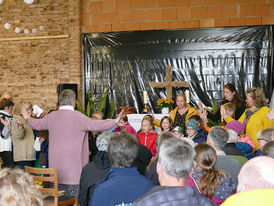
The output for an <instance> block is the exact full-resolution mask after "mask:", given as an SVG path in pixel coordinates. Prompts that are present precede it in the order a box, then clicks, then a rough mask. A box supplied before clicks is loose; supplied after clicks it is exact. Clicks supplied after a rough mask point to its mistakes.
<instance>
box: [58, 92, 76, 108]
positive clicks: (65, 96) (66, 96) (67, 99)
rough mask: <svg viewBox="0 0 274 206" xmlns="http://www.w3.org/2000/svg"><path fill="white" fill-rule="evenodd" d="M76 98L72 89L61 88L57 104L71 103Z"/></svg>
mask: <svg viewBox="0 0 274 206" xmlns="http://www.w3.org/2000/svg"><path fill="white" fill-rule="evenodd" d="M75 100H76V96H75V93H74V91H72V90H70V89H65V90H63V91H62V92H61V93H60V95H59V97H58V104H59V106H64V105H71V102H72V101H75Z"/></svg>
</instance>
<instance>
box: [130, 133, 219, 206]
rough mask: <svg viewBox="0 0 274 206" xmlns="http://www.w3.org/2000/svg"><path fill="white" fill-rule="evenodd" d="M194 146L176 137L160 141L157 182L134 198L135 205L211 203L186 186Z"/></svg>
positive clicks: (203, 204) (202, 205) (198, 205)
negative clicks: (144, 193) (135, 199)
mask: <svg viewBox="0 0 274 206" xmlns="http://www.w3.org/2000/svg"><path fill="white" fill-rule="evenodd" d="M194 156H195V151H194V149H193V148H192V147H191V146H190V145H189V144H188V143H186V142H185V141H182V140H180V139H178V138H175V137H173V138H170V139H167V140H164V141H163V143H162V144H161V145H160V150H159V159H158V163H157V173H158V176H159V181H160V185H161V186H155V187H154V188H152V189H151V190H150V191H149V192H148V193H147V194H146V195H145V196H143V197H142V198H140V199H139V200H138V201H136V202H135V203H134V204H133V205H135V206H150V205H157V206H161V205H182V206H184V205H185V206H210V205H214V203H213V202H211V201H210V200H209V199H207V198H206V197H205V196H204V195H201V194H200V193H199V192H198V191H197V190H196V189H195V188H194V187H191V186H186V184H187V178H188V177H189V176H190V175H191V173H192V171H193V169H192V166H193V160H194Z"/></svg>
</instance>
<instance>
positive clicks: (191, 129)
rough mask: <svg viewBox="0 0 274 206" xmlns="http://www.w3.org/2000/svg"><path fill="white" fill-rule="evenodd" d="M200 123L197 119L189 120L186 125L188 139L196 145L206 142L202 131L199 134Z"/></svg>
mask: <svg viewBox="0 0 274 206" xmlns="http://www.w3.org/2000/svg"><path fill="white" fill-rule="evenodd" d="M198 125H199V122H198V121H196V120H195V119H191V120H189V122H188V123H187V125H186V133H187V135H188V138H190V139H192V140H193V141H194V142H195V143H196V144H199V143H202V142H206V137H205V136H204V135H203V133H202V131H199V132H198Z"/></svg>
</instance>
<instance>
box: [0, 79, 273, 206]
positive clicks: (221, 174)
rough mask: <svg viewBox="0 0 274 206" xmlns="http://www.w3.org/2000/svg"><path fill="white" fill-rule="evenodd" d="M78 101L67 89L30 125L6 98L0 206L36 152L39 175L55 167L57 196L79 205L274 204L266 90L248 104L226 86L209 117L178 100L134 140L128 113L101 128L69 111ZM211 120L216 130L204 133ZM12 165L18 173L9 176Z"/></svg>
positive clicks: (256, 91) (27, 107)
mask: <svg viewBox="0 0 274 206" xmlns="http://www.w3.org/2000/svg"><path fill="white" fill-rule="evenodd" d="M75 99H76V98H75V94H74V92H73V91H71V90H64V91H62V92H61V94H60V95H59V99H58V102H59V109H58V110H56V111H52V112H50V113H49V114H47V115H45V116H44V115H42V117H41V118H37V117H31V115H32V105H31V104H29V103H28V104H22V106H21V107H20V109H19V110H18V111H19V114H18V115H12V111H13V106H14V103H13V102H12V99H11V98H10V97H2V100H1V102H0V110H1V111H0V115H1V116H0V121H1V124H0V130H1V138H0V156H1V158H2V161H3V165H4V167H7V169H3V170H2V171H1V172H0V185H2V186H0V198H1V200H5V198H6V199H8V198H9V195H8V194H6V193H3V194H2V192H1V191H5V189H6V188H5V187H7V185H9V184H8V183H5V184H4V185H3V184H2V181H4V179H7V177H10V176H12V175H14V176H16V175H17V176H18V173H20V176H23V174H24V173H23V174H21V173H22V171H21V170H22V169H24V166H34V161H35V160H36V159H37V157H36V155H37V154H36V152H37V151H41V153H42V154H43V155H44V156H42V158H40V166H43V167H48V166H49V167H54V168H57V169H58V176H59V182H58V183H59V189H63V190H65V192H66V193H67V194H69V195H72V196H78V200H79V204H80V205H81V206H82V205H85V206H86V205H89V206H93V205H94V206H96V205H100V206H101V205H103V206H104V205H121V206H122V205H136V206H138V205H166V204H167V203H170V204H172V203H175V202H176V203H180V205H221V204H222V205H236V204H237V203H240V202H242V201H244V202H245V203H246V205H253V204H254V202H256V201H258V200H259V201H260V203H261V204H262V205H271V204H272V203H273V200H274V159H273V158H274V129H273V128H274V109H273V110H272V111H271V110H270V109H269V108H268V106H267V103H268V101H267V99H266V98H265V95H264V92H263V91H262V89H260V88H250V89H248V90H247V93H246V101H244V100H243V99H242V98H241V97H240V96H239V95H238V92H237V90H236V88H235V86H234V85H233V84H230V83H229V84H226V85H225V86H224V97H223V99H222V100H221V102H220V107H219V108H218V110H217V111H216V112H215V113H212V112H210V111H207V109H206V108H204V107H203V105H202V103H201V102H199V108H198V109H197V108H195V107H193V106H191V105H190V104H187V103H186V96H185V95H184V94H178V95H177V96H176V101H175V102H176V108H175V109H174V110H172V111H170V113H169V116H165V117H163V118H162V119H161V120H158V119H155V117H154V115H153V114H151V115H145V116H144V117H143V120H142V123H141V128H140V130H139V131H138V132H136V131H135V130H134V128H133V127H132V126H131V125H130V124H129V123H128V118H127V115H126V114H129V113H132V112H134V110H135V109H134V108H133V107H121V108H118V111H117V112H118V113H119V115H118V117H117V118H116V119H108V120H102V117H103V115H102V113H98V112H95V113H94V114H93V116H92V118H88V117H86V116H85V115H83V114H81V113H80V112H78V111H74V107H75ZM135 111H136V110H135ZM212 121H214V122H215V123H216V122H217V123H218V124H219V126H212V127H210V124H211V123H212ZM155 128H157V129H155ZM33 130H36V131H37V132H38V135H36V136H37V139H36V140H35V138H34V136H35V135H34V132H33ZM47 131H48V133H47ZM86 131H92V132H89V134H88V135H87V132H86ZM103 131H104V132H103ZM48 136H49V138H48ZM43 143H46V145H43ZM48 145H49V151H48ZM44 147H46V149H45V148H44ZM41 160H42V161H41ZM48 162H49V165H48ZM14 165H16V166H18V167H19V168H21V170H19V169H9V168H12V167H13V166H14ZM72 168H73V169H72ZM266 174H267V175H266ZM24 175H25V176H26V177H25V178H26V179H27V178H29V176H28V174H24ZM256 179H257V180H258V181H256ZM10 184H12V183H10ZM13 184H14V183H13ZM30 184H34V183H30ZM5 185H6V186H5ZM13 186H14V188H15V187H16V186H15V185H13ZM29 187H31V185H30V186H29ZM17 192H18V193H20V191H17ZM235 193H236V194H235ZM31 194H32V195H33V194H34V193H33V192H32V193H31ZM35 194H37V196H36V197H35V198H32V200H33V201H36V202H35V205H40V204H42V201H41V198H42V197H41V196H40V194H39V191H38V192H37V191H36V192H35ZM5 195H6V197H5ZM21 198H22V200H21V201H20V203H21V204H22V202H24V197H23V196H22V197H21ZM28 204H29V202H28ZM22 205H23V204H22ZM26 205H27V204H26Z"/></svg>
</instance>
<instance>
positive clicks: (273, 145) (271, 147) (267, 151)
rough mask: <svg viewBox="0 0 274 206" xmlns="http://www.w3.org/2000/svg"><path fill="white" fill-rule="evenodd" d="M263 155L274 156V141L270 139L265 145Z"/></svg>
mask: <svg viewBox="0 0 274 206" xmlns="http://www.w3.org/2000/svg"><path fill="white" fill-rule="evenodd" d="M261 155H262V156H267V157H271V158H274V141H270V142H268V143H267V144H265V145H264V147H263V150H262V152H261Z"/></svg>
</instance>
